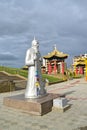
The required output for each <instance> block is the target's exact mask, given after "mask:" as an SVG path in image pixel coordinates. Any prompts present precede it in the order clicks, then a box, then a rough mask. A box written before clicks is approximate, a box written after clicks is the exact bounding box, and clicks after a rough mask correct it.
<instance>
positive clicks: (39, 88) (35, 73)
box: [25, 39, 46, 98]
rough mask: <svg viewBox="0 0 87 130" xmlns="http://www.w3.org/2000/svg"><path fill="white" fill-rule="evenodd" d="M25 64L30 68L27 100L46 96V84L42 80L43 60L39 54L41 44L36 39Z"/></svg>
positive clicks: (26, 93) (27, 54)
mask: <svg viewBox="0 0 87 130" xmlns="http://www.w3.org/2000/svg"><path fill="white" fill-rule="evenodd" d="M25 64H26V65H27V66H28V81H27V86H26V91H25V98H38V97H41V96H44V95H45V94H46V90H45V82H44V81H43V80H42V75H41V64H42V58H41V55H40V52H39V43H38V42H37V41H36V40H35V39H34V40H33V41H32V47H31V48H30V49H28V50H27V53H26V58H25Z"/></svg>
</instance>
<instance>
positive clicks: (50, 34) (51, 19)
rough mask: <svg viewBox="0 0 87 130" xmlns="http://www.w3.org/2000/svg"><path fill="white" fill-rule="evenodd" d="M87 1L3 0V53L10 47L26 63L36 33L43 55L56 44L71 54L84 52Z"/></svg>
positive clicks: (0, 41)
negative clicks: (28, 49) (27, 53)
mask: <svg viewBox="0 0 87 130" xmlns="http://www.w3.org/2000/svg"><path fill="white" fill-rule="evenodd" d="M86 5H87V0H84V2H83V1H82V0H55V1H54V0H36V1H35V0H26V1H25V0H0V18H1V19H0V51H1V54H2V53H3V52H5V51H6V52H7V51H8V52H10V53H11V54H12V55H13V56H16V57H18V58H19V59H20V60H19V62H20V63H21V64H23V63H24V57H25V52H26V50H27V48H29V47H30V46H31V41H32V40H33V37H34V35H35V36H36V38H37V39H38V40H39V42H40V50H41V53H42V55H45V54H47V53H48V52H49V51H51V50H52V49H53V45H54V44H57V47H58V49H59V50H60V51H63V52H64V53H68V54H70V57H73V56H74V55H78V54H79V53H85V52H86V48H87V7H86ZM83 44H84V45H83ZM21 64H20V65H21Z"/></svg>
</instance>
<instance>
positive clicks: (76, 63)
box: [74, 57, 86, 65]
mask: <svg viewBox="0 0 87 130" xmlns="http://www.w3.org/2000/svg"><path fill="white" fill-rule="evenodd" d="M74 65H86V58H84V57H79V58H78V59H77V61H76V62H75V63H74Z"/></svg>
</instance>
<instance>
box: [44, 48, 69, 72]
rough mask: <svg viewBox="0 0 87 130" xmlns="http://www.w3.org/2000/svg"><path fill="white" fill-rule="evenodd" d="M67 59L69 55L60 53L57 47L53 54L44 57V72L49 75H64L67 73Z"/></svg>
mask: <svg viewBox="0 0 87 130" xmlns="http://www.w3.org/2000/svg"><path fill="white" fill-rule="evenodd" d="M66 58H68V54H64V53H63V52H60V51H58V50H57V48H56V46H55V47H54V50H53V51H52V52H50V53H49V54H48V55H45V56H43V59H44V66H43V71H44V72H45V73H47V74H57V73H61V74H64V72H66V63H65V59H66Z"/></svg>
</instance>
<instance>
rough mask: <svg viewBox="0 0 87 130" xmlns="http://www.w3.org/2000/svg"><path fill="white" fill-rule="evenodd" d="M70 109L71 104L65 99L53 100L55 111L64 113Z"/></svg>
mask: <svg viewBox="0 0 87 130" xmlns="http://www.w3.org/2000/svg"><path fill="white" fill-rule="evenodd" d="M69 108H70V104H68V102H67V99H66V98H65V97H62V98H56V99H54V100H53V109H57V110H59V111H61V112H64V111H66V110H68V109H69Z"/></svg>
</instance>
